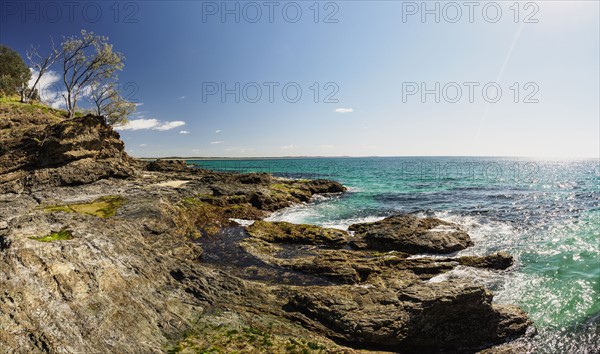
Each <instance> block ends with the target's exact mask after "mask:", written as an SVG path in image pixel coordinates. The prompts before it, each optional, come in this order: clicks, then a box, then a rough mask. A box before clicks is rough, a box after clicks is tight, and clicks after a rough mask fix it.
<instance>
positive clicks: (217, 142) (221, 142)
mask: <svg viewBox="0 0 600 354" xmlns="http://www.w3.org/2000/svg"><path fill="white" fill-rule="evenodd" d="M223 143H224V141H211V142H210V144H211V145H217V144H223Z"/></svg>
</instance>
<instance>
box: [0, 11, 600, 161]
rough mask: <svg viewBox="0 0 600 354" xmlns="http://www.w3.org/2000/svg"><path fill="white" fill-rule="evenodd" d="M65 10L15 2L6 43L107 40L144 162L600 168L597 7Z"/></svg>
mask: <svg viewBox="0 0 600 354" xmlns="http://www.w3.org/2000/svg"><path fill="white" fill-rule="evenodd" d="M528 3H529V5H527V4H528ZM48 4H50V5H48ZM67 4H68V2H43V1H39V2H38V1H32V2H27V3H25V2H18V1H3V2H2V4H1V5H0V6H1V7H0V42H1V43H3V44H5V45H8V46H10V47H11V48H13V49H15V50H17V51H19V52H20V53H22V54H23V55H24V54H25V51H26V50H27V48H28V47H29V46H30V45H31V44H34V45H40V48H41V49H42V50H43V49H44V48H47V47H48V44H49V43H50V37H53V38H54V39H55V40H56V41H57V42H60V39H61V36H62V35H72V34H76V33H78V32H79V31H80V30H81V29H86V30H89V31H93V32H95V33H96V34H102V35H106V36H108V37H109V38H110V42H111V43H113V45H114V49H115V50H117V51H120V52H122V53H123V54H124V55H125V56H126V58H127V60H126V62H125V68H124V70H123V72H121V73H120V74H119V78H120V82H121V84H122V89H123V94H124V96H126V97H127V98H129V99H132V100H135V101H136V102H137V103H138V104H139V106H138V108H137V113H136V114H135V115H134V116H132V117H131V123H130V125H128V126H125V127H121V136H122V137H123V139H124V140H125V142H126V146H127V151H128V152H130V153H131V154H132V155H134V156H138V157H150V156H154V157H160V156H174V155H178V156H240V157H247V156H307V155H309V156H342V155H347V156H375V155H378V156H402V155H404V156H421V155H432V156H440V155H444V156H448V155H462V156H546V157H598V155H599V154H600V152H599V151H600V145H599V144H600V136H599V135H600V122H599V121H600V112H599V97H600V92H599V86H600V83H599V76H600V71H599V62H600V57H599V53H600V48H599V41H600V40H599V32H600V29H599V18H600V10H599V3H598V2H597V1H563V2H561V1H535V2H519V3H518V4H517V5H518V6H517V7H518V14H517V7H515V6H514V2H513V1H496V2H475V5H474V7H472V8H469V7H467V6H465V5H464V2H443V1H442V2H436V1H429V2H427V4H426V6H427V8H426V9H425V8H423V7H422V5H421V4H422V2H421V1H419V2H407V1H335V2H319V3H317V5H316V6H315V2H314V1H296V2H277V1H273V2H260V1H259V2H236V1H227V2H200V1H181V2H177V1H140V2H114V1H103V2H78V3H77V5H67ZM69 6H73V7H69ZM223 6H225V8H224V7H223ZM436 6H438V7H439V11H438V14H439V23H438V22H436V18H435V16H436V14H435V13H431V14H426V15H425V18H424V19H423V17H422V15H423V13H424V12H425V13H427V12H426V10H430V11H431V10H435V8H436ZM257 8H259V9H260V11H261V16H258V12H257ZM317 8H318V13H317V10H316V9H317ZM498 8H499V9H500V11H501V14H500V13H498V12H497V11H498ZM271 9H272V11H273V12H272V18H269V17H270V14H269V12H270V10H271ZM284 9H285V12H284ZM457 9H459V10H460V11H461V16H460V17H458V12H457V11H458V10H457ZM484 9H485V12H484ZM224 10H229V12H230V13H228V14H226V15H225V17H224V18H223V17H222V15H223V13H224ZM298 10H300V11H301V14H300V13H299V12H298ZM470 10H472V11H473V12H472V18H469V17H470V14H469V11H470ZM433 12H435V11H433ZM236 16H238V17H239V22H236ZM315 21H316V22H315ZM515 21H516V22H515ZM536 21H537V22H536ZM53 69H54V70H56V71H58V70H59V67H58V66H56V67H54V68H53ZM46 79H47V80H46V82H47V83H50V82H52V81H53V80H54V79H57V76H56V75H54V76H53V75H52V74H51V75H49V76H48V77H47V78H46ZM236 83H239V92H238V94H237V97H236V94H234V93H231V91H234V92H235V91H236ZM315 83H317V84H315ZM436 83H437V84H438V85H439V91H438V93H439V94H437V95H436V94H435V93H429V94H426V95H425V96H422V95H421V92H422V91H423V89H425V90H430V91H429V92H431V91H435V90H436ZM465 83H467V84H465ZM257 87H258V88H260V90H261V93H262V95H260V96H258V95H257ZM284 87H285V90H284ZM483 87H486V91H485V93H484V90H483ZM223 88H225V89H227V90H230V91H229V92H230V93H227V94H226V95H225V96H222V95H221V92H222V89H223ZM470 88H472V90H473V91H472V93H473V97H472V99H469V91H470ZM498 88H499V89H500V90H501V91H502V93H501V95H500V96H497V95H496V90H497V89H498ZM210 89H212V90H213V91H210ZM215 89H217V90H218V92H214V90H215ZM298 89H300V90H301V96H299V95H297V91H298ZM270 90H272V92H270ZM411 90H412V91H411ZM415 90H418V91H415ZM458 90H460V92H461V93H462V95H461V96H460V97H459V96H457V93H458ZM517 92H518V97H516V96H517V95H516V93H517ZM211 93H214V94H211ZM270 93H272V97H269V96H270ZM409 93H414V94H409ZM48 96H51V94H48ZM436 96H437V98H438V99H439V101H440V102H439V103H438V102H436ZM236 98H237V100H239V102H236ZM270 98H271V99H270ZM515 99H516V100H517V102H515ZM47 100H48V101H52V97H47ZM496 100H497V102H493V101H496ZM536 100H537V103H536V102H535V101H536ZM271 101H272V102H271ZM315 101H317V102H315ZM330 101H333V102H330ZM454 101H456V102H454ZM471 101H472V102H471ZM525 101H528V102H527V103H526V102H525ZM55 104H59V102H55Z"/></svg>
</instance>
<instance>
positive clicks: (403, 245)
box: [349, 215, 473, 254]
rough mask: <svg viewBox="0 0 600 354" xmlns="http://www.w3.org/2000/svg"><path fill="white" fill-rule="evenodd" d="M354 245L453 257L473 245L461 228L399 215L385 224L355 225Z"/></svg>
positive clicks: (361, 247)
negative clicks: (450, 255)
mask: <svg viewBox="0 0 600 354" xmlns="http://www.w3.org/2000/svg"><path fill="white" fill-rule="evenodd" d="M349 230H350V231H354V232H355V241H354V242H353V245H354V246H355V247H356V248H359V249H374V250H382V251H400V252H407V253H413V254H415V253H451V252H456V251H460V250H463V249H465V248H467V247H469V246H471V245H473V242H472V241H471V238H470V237H469V235H468V234H467V233H466V232H465V231H463V230H461V229H460V226H459V225H457V224H453V223H450V222H447V221H443V220H440V219H436V218H418V217H416V216H413V215H397V216H392V217H389V218H386V219H384V220H381V221H377V222H372V223H363V224H354V225H351V226H350V227H349Z"/></svg>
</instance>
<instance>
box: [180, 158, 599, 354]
mask: <svg viewBox="0 0 600 354" xmlns="http://www.w3.org/2000/svg"><path fill="white" fill-rule="evenodd" d="M188 163H190V164H194V165H197V166H198V167H201V168H208V169H214V170H220V171H233V172H269V173H272V174H274V175H276V176H280V177H285V178H301V179H317V178H325V179H333V180H337V181H339V182H341V183H343V184H344V185H345V186H346V187H348V190H349V191H348V193H345V194H343V195H340V196H334V197H317V198H316V199H315V200H314V201H313V202H311V203H309V204H306V205H298V206H294V207H291V208H288V209H285V210H283V211H280V212H277V213H275V214H274V215H272V216H271V217H270V218H269V220H275V221H288V222H293V223H311V224H316V225H321V226H326V227H335V228H341V229H345V228H347V227H348V226H349V225H351V224H353V223H357V222H366V221H376V220H380V219H382V218H384V217H386V216H390V215H393V214H398V213H416V214H419V215H424V216H425V215H427V216H435V217H438V218H441V219H444V220H448V221H452V222H456V223H459V224H461V225H462V226H463V227H464V228H465V229H466V230H467V231H468V232H469V234H470V235H471V238H472V239H473V241H474V242H475V246H474V247H472V248H469V249H467V250H464V251H461V252H460V253H459V254H460V255H468V254H477V255H482V254H489V253H492V252H496V251H501V250H502V251H507V252H509V253H511V254H512V255H513V256H514V257H515V263H516V264H515V266H514V267H512V268H511V269H510V270H509V271H506V272H493V271H486V270H475V269H470V268H467V267H464V268H463V267H459V268H457V269H456V270H454V271H452V272H450V273H447V274H444V275H442V276H439V279H434V280H436V281H443V280H444V279H447V278H450V277H462V278H469V279H473V280H475V281H477V282H479V283H480V284H485V285H486V286H487V287H488V288H489V289H491V290H492V291H493V292H494V294H495V297H494V301H495V302H497V303H513V304H518V305H520V306H522V307H523V308H524V309H525V310H526V311H527V312H528V313H529V316H530V317H531V318H532V320H533V321H534V322H535V327H536V329H537V332H538V333H537V335H535V336H533V337H531V338H526V339H525V340H526V341H529V342H531V344H532V346H533V347H534V348H535V352H536V353H600V164H599V161H598V160H597V159H589V160H539V159H525V158H487V157H486V158H478V157H389V158H388V157H386V158H295V159H263V160H219V161H216V160H209V161H200V160H192V161H188Z"/></svg>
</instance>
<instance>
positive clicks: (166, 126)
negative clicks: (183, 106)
mask: <svg viewBox="0 0 600 354" xmlns="http://www.w3.org/2000/svg"><path fill="white" fill-rule="evenodd" d="M183 125H185V122H184V121H181V120H176V121H173V122H162V123H161V124H160V125H158V126H157V127H155V128H152V129H154V130H160V131H166V130H171V129H175V128H177V127H181V126H183Z"/></svg>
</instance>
